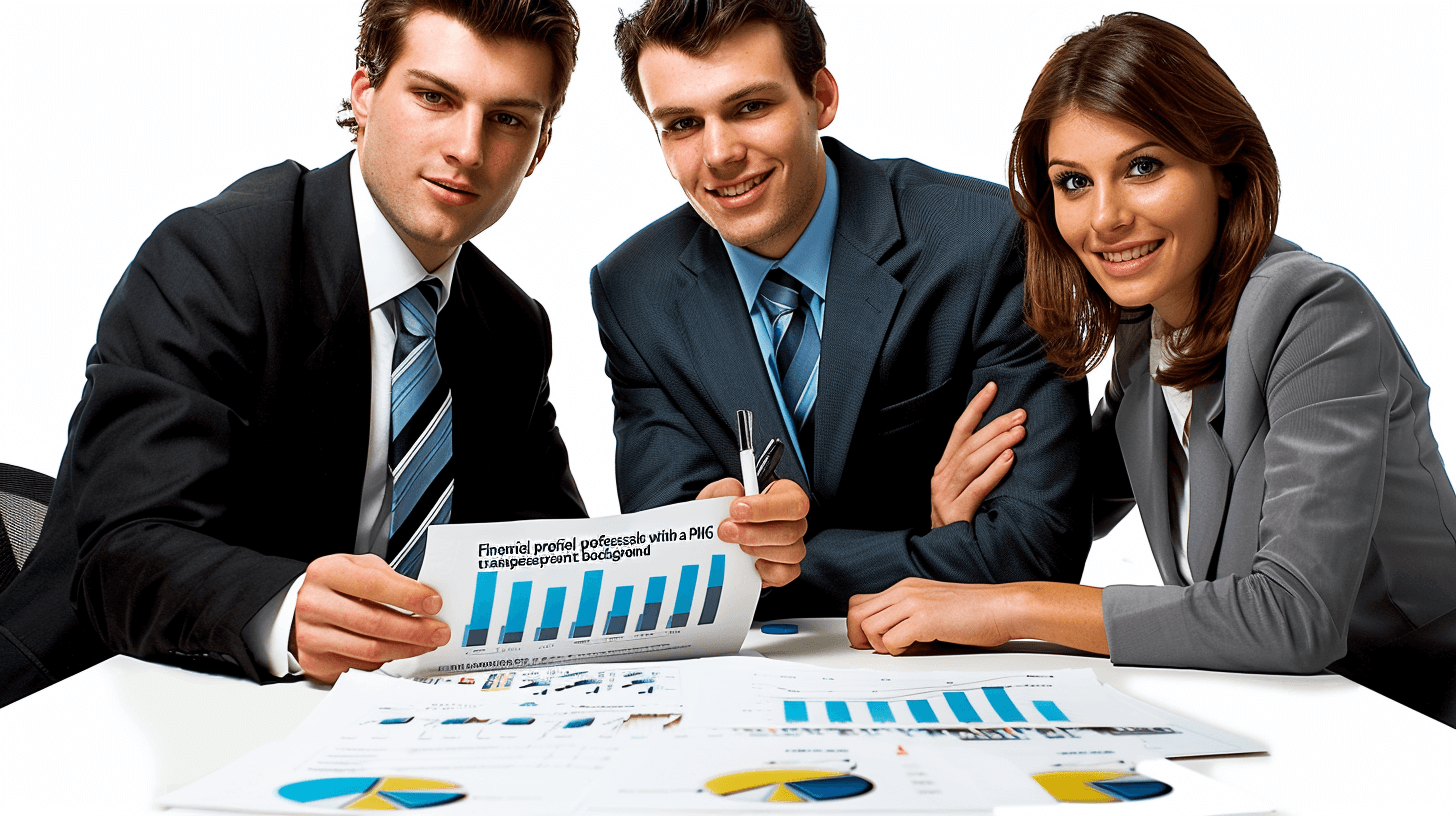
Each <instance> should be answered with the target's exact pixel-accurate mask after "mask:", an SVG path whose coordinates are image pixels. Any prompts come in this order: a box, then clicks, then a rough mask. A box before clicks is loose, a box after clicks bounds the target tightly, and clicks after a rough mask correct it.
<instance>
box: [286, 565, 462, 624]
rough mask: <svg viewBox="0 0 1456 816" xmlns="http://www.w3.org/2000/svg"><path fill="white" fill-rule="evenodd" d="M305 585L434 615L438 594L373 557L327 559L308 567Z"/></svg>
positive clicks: (437, 603) (438, 599)
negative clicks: (309, 583)
mask: <svg viewBox="0 0 1456 816" xmlns="http://www.w3.org/2000/svg"><path fill="white" fill-rule="evenodd" d="M304 581H305V583H307V582H309V581H314V582H317V583H320V584H322V585H323V586H326V587H328V588H330V589H332V590H334V591H335V592H341V593H343V594H345V595H352V596H354V597H356V598H362V599H364V600H368V601H374V602H376V603H382V604H388V605H389V606H393V607H397V608H399V609H403V610H407V611H409V612H413V613H415V614H418V615H434V614H437V613H439V611H440V607H441V600H440V593H438V592H436V591H435V590H433V589H431V588H430V587H428V586H425V585H424V584H422V583H420V582H419V581H416V580H414V579H413V578H408V577H405V576H403V575H400V574H399V573H397V572H395V571H394V570H392V569H390V568H389V565H388V564H386V563H384V560H383V559H381V558H379V556H376V555H345V554H339V555H329V556H324V557H323V558H318V559H315V560H314V561H312V562H311V563H310V564H309V565H308V571H307V573H306V577H305V579H304Z"/></svg>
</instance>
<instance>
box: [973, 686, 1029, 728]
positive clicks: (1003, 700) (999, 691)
mask: <svg viewBox="0 0 1456 816" xmlns="http://www.w3.org/2000/svg"><path fill="white" fill-rule="evenodd" d="M981 691H983V692H985V694H986V699H987V700H990V701H991V707H992V708H994V709H996V716H998V717H1000V718H1001V719H1002V720H1005V721H1006V722H1026V718H1025V717H1023V716H1021V709H1019V708H1017V707H1016V704H1015V703H1013V702H1011V697H1010V696H1009V695H1007V694H1006V689H1004V688H1002V687H1001V686H986V687H985V688H983V689H981Z"/></svg>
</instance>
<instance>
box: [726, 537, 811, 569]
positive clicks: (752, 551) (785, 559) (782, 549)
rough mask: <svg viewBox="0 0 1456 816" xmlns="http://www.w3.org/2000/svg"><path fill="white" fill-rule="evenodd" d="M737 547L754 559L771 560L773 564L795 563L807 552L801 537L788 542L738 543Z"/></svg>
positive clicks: (802, 558) (801, 559)
mask: <svg viewBox="0 0 1456 816" xmlns="http://www.w3.org/2000/svg"><path fill="white" fill-rule="evenodd" d="M738 548H739V549H741V550H743V551H744V552H746V553H748V554H749V555H751V556H753V557H754V558H756V559H759V560H761V561H772V562H773V563H775V564H797V563H799V562H801V561H803V560H804V555H805V554H806V553H807V552H808V550H807V549H806V548H805V547H804V541H803V539H799V540H798V541H794V542H791V543H788V544H766V545H760V546H753V545H751V544H740V545H738Z"/></svg>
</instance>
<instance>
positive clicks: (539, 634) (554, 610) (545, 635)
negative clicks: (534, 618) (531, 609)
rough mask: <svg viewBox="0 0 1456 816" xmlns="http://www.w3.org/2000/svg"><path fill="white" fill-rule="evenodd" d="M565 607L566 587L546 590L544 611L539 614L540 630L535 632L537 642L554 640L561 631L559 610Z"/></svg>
mask: <svg viewBox="0 0 1456 816" xmlns="http://www.w3.org/2000/svg"><path fill="white" fill-rule="evenodd" d="M564 606H566V587H551V588H550V589H548V590H546V610H545V611H544V612H542V613H541V628H539V629H537V630H536V639H537V640H555V639H556V635H557V633H558V632H560V631H561V608H562V607H564Z"/></svg>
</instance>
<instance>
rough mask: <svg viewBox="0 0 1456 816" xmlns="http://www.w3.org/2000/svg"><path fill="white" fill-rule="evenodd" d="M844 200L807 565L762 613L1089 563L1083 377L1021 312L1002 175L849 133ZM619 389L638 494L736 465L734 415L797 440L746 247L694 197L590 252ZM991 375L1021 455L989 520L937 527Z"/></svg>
mask: <svg viewBox="0 0 1456 816" xmlns="http://www.w3.org/2000/svg"><path fill="white" fill-rule="evenodd" d="M823 141H824V149H825V152H826V153H827V154H828V155H829V156H830V158H832V159H833V160H834V163H835V166H836V167H837V168H838V171H839V183H840V193H839V219H838V225H837V227H836V231H835V236H834V245H833V250H832V256H831V259H830V271H829V284H828V294H827V297H826V299H825V312H824V327H823V343H822V346H821V348H822V352H821V357H820V373H819V396H818V400H817V402H816V403H815V406H814V411H815V417H814V453H813V463H814V464H813V470H814V472H813V480H812V487H813V489H812V490H808V489H807V488H808V486H809V482H808V481H807V480H806V479H805V476H804V473H803V472H802V470H801V468H800V467H799V463H798V461H797V460H796V458H795V457H793V456H785V457H784V459H783V462H782V464H781V465H780V466H779V475H780V476H783V477H786V478H791V479H794V480H795V481H797V482H799V483H800V485H802V486H805V487H806V492H808V493H809V495H810V501H811V510H810V513H809V534H808V536H807V538H806V540H807V544H808V555H807V557H806V558H805V560H804V562H803V574H802V577H800V578H799V579H798V580H796V581H795V582H793V583H792V584H790V585H789V586H787V587H785V588H783V589H780V590H776V591H774V592H772V593H769V594H768V595H767V596H766V597H765V600H764V603H763V604H762V605H761V606H760V610H759V612H760V616H761V617H778V616H787V615H839V614H843V613H844V611H845V607H846V604H847V602H848V599H849V597H850V596H851V595H853V594H856V593H862V592H876V591H879V590H883V589H885V588H886V587H888V586H890V585H891V584H893V583H895V582H896V581H898V580H899V579H901V578H904V577H906V576H911V575H918V576H923V577H927V578H936V579H941V580H948V581H972V582H988V581H1018V580H1032V579H1055V580H1076V579H1077V578H1078V577H1079V574H1080V571H1081V568H1082V564H1083V562H1084V561H1085V559H1086V554H1087V550H1088V547H1089V546H1090V543H1091V533H1090V520H1091V511H1090V504H1089V501H1090V500H1089V499H1088V497H1087V493H1086V490H1085V486H1083V485H1082V484H1081V483H1080V480H1079V478H1078V472H1079V463H1080V458H1081V450H1082V446H1083V444H1084V443H1085V440H1086V434H1087V424H1088V420H1087V396H1086V393H1087V392H1086V385H1085V384H1084V383H1082V382H1080V381H1079V382H1071V381H1068V380H1065V379H1062V378H1061V377H1059V376H1058V373H1057V371H1056V370H1055V369H1054V368H1053V367H1052V366H1051V365H1049V364H1048V363H1047V362H1046V360H1045V356H1044V354H1043V351H1042V346H1041V343H1040V341H1039V340H1038V338H1037V337H1036V335H1035V334H1034V333H1033V332H1032V331H1031V330H1030V329H1029V328H1027V327H1026V325H1025V323H1024V322H1023V320H1022V311H1021V297H1022V278H1023V268H1024V261H1023V258H1022V236H1021V231H1020V227H1019V225H1018V223H1017V220H1016V217H1015V214H1014V213H1013V211H1012V209H1011V207H1010V203H1009V199H1008V197H1007V192H1006V190H1005V188H1003V187H999V186H997V185H994V184H989V183H987V182H983V181H979V180H976V179H970V178H965V177H962V176H955V175H951V174H949V173H943V172H940V171H937V170H934V169H932V168H929V167H926V166H924V165H922V164H918V163H916V162H912V161H909V160H905V159H896V160H887V161H870V160H868V159H866V158H864V157H862V156H860V155H858V154H856V153H854V152H853V151H850V150H849V149H847V148H845V147H844V146H843V145H841V144H839V143H838V142H837V141H835V140H833V139H827V138H826V139H824V140H823ZM591 280H592V301H593V305H594V307H595V309H596V314H597V322H598V325H599V328H600V331H601V338H602V345H603V347H604V348H605V349H606V352H607V374H608V375H609V376H610V377H611V380H612V386H613V401H614V403H615V405H616V424H615V430H616V434H617V490H618V493H619V495H620V497H621V501H622V510H623V512H631V511H636V510H641V509H644V508H647V507H654V506H657V505H661V504H666V503H669V502H675V501H681V500H683V499H687V498H691V497H693V496H694V495H696V494H697V492H698V491H699V490H700V489H701V488H702V487H703V485H705V484H707V483H708V482H711V481H713V480H715V479H719V478H722V477H723V476H725V475H733V476H739V475H740V474H739V473H738V453H737V447H736V444H735V438H734V428H735V412H736V411H737V410H738V409H740V408H747V409H750V410H752V411H753V412H754V418H755V421H756V423H757V430H756V432H755V436H756V437H757V439H758V440H759V441H760V443H762V442H764V441H766V440H768V439H769V438H771V437H775V436H777V437H779V438H782V439H788V434H787V432H786V430H785V429H784V424H783V420H782V417H781V415H780V413H779V409H778V405H777V403H776V402H775V399H774V396H773V390H772V389H773V386H772V384H771V382H770V380H769V378H768V374H767V371H766V370H765V367H764V364H763V357H762V354H761V353H760V351H759V347H758V344H757V341H756V340H755V338H754V334H753V327H752V325H751V324H750V320H749V315H748V311H747V308H746V307H745V305H744V302H743V296H742V293H741V290H740V289H739V286H738V282H737V278H736V277H735V275H734V272H733V267H732V263H731V262H730V261H729V259H728V254H727V252H726V251H725V250H724V248H723V244H722V240H721V238H720V237H719V235H718V233H717V231H716V230H714V229H712V228H711V227H709V226H708V225H707V224H706V223H705V222H704V221H703V220H702V219H701V218H699V217H698V215H697V214H696V213H695V212H694V211H693V210H692V209H691V208H690V207H688V206H686V205H684V206H683V207H681V208H679V209H677V210H676V211H674V212H672V213H669V214H668V215H667V216H665V217H663V218H662V219H660V220H659V221H657V222H656V223H653V224H651V225H650V226H648V227H647V228H645V229H643V230H642V231H641V232H639V233H638V234H637V235H635V236H633V237H632V238H630V239H628V241H627V242H626V243H624V244H623V245H622V246H621V247H619V248H618V249H617V250H616V251H614V252H613V253H612V254H611V255H610V256H608V257H607V258H606V260H604V261H602V262H601V264H599V265H598V266H597V267H596V268H595V269H594V270H593V271H592V277H591ZM991 380H994V381H995V382H996V383H997V384H998V386H999V389H1000V390H999V396H998V397H997V399H996V403H995V406H994V408H993V410H994V412H995V413H996V414H1000V413H1003V412H1005V411H1009V410H1011V409H1012V408H1015V407H1017V406H1020V407H1024V408H1025V409H1026V411H1027V415H1028V419H1027V423H1026V428H1027V432H1028V433H1027V439H1026V441H1024V442H1022V443H1021V445H1020V446H1019V447H1018V448H1017V462H1016V465H1015V466H1014V467H1013V469H1012V472H1011V474H1010V475H1009V476H1008V477H1007V478H1006V479H1005V481H1004V482H1003V483H1002V484H1001V485H1000V486H999V487H998V488H997V489H996V490H995V491H994V492H993V493H992V494H991V495H990V496H989V497H988V498H987V500H986V501H985V502H984V503H983V504H982V505H981V508H980V511H979V512H978V513H977V514H976V516H975V518H974V520H973V521H971V522H958V523H955V524H950V525H947V526H945V527H942V528H939V529H936V530H929V529H928V528H929V522H930V488H929V485H930V477H931V474H932V472H933V471H934V468H935V463H936V462H937V461H938V460H939V458H940V455H941V451H942V450H943V449H944V446H945V442H946V440H947V439H948V438H949V436H950V431H951V426H952V425H953V424H954V422H955V419H956V417H957V416H958V415H959V414H960V412H961V410H962V409H963V408H964V407H965V405H966V404H967V402H968V401H969V400H970V398H971V397H972V396H973V395H974V394H975V393H976V392H977V391H978V390H979V389H980V388H981V386H983V385H984V384H985V383H986V382H988V381H991Z"/></svg>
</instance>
